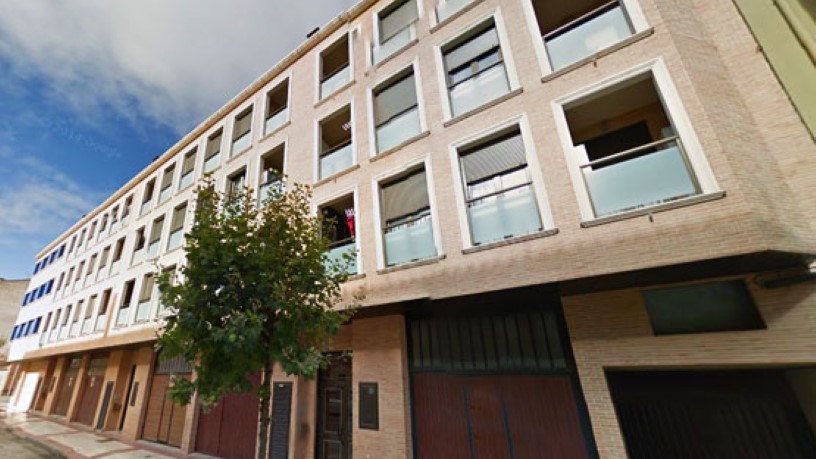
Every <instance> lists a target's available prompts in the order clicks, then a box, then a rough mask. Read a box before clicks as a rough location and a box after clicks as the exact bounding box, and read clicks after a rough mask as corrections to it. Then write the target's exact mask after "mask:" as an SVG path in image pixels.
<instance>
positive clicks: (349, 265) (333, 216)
mask: <svg viewBox="0 0 816 459" xmlns="http://www.w3.org/2000/svg"><path fill="white" fill-rule="evenodd" d="M320 213H321V214H322V216H323V221H324V228H323V234H324V236H326V238H328V239H329V241H330V244H329V252H328V253H327V254H326V262H327V265H328V266H330V267H339V268H341V269H345V270H346V271H347V272H348V273H349V274H357V243H356V240H357V231H356V210H355V208H354V195H348V196H344V197H342V198H340V199H337V200H335V201H333V202H330V203H327V204H324V205H322V206H321V207H320Z"/></svg>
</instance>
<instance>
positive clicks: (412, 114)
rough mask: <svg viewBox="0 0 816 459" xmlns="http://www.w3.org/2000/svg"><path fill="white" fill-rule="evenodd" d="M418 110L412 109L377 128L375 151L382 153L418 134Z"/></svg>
mask: <svg viewBox="0 0 816 459" xmlns="http://www.w3.org/2000/svg"><path fill="white" fill-rule="evenodd" d="M420 129H421V127H420V125H419V109H418V108H417V107H414V108H412V109H410V110H407V111H405V112H403V113H401V114H399V115H398V116H396V117H394V118H392V119H390V120H388V122H387V123H385V124H383V125H381V126H379V127H378V128H377V151H379V152H383V151H386V150H389V149H391V148H394V147H396V146H397V145H399V144H401V143H402V142H404V141H406V140H408V139H410V138H411V137H414V136H415V135H417V134H419V131H420Z"/></svg>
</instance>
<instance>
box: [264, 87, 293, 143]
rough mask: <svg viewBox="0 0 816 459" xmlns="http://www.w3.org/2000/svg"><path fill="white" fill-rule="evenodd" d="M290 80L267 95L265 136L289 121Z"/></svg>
mask: <svg viewBox="0 0 816 459" xmlns="http://www.w3.org/2000/svg"><path fill="white" fill-rule="evenodd" d="M288 107H289V79H288V78H287V79H286V80H284V81H283V82H282V83H280V84H279V85H277V86H275V87H274V88H273V89H272V90H271V91H269V92H268V93H267V94H266V116H265V117H264V134H265V135H269V134H271V133H272V132H274V131H275V130H276V129H278V128H280V127H281V126H283V124H284V123H286V121H287V120H288V119H289V109H288Z"/></svg>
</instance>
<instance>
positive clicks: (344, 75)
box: [320, 35, 351, 99]
mask: <svg viewBox="0 0 816 459" xmlns="http://www.w3.org/2000/svg"><path fill="white" fill-rule="evenodd" d="M350 62H351V61H350V59H349V41H348V35H343V37H342V38H341V39H339V40H337V41H336V42H334V43H333V44H332V45H331V46H329V47H328V48H326V50H324V51H323V52H322V53H320V98H321V99H324V98H326V97H328V96H330V95H332V94H334V93H335V92H337V91H338V90H339V89H340V88H342V87H343V86H345V84H346V83H348V82H349V81H350V80H351V65H350Z"/></svg>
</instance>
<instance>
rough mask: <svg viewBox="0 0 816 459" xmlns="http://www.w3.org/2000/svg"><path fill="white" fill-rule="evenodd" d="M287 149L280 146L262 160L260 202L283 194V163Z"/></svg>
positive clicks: (259, 187) (259, 189)
mask: <svg viewBox="0 0 816 459" xmlns="http://www.w3.org/2000/svg"><path fill="white" fill-rule="evenodd" d="M285 152H286V147H285V146H284V145H280V146H279V147H277V148H274V149H273V150H272V151H270V152H269V153H267V154H266V155H264V156H263V158H261V178H260V180H259V182H258V183H260V185H259V186H258V202H259V203H263V202H264V201H266V200H267V199H268V198H270V197H271V196H274V195H275V193H281V192H283V161H284V155H285Z"/></svg>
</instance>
